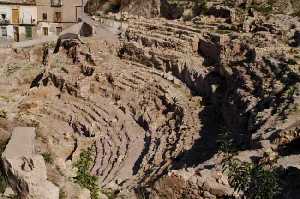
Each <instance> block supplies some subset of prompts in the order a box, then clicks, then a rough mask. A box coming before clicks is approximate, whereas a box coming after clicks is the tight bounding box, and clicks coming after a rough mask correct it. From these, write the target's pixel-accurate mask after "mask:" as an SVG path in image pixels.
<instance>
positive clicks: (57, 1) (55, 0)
mask: <svg viewBox="0 0 300 199" xmlns="http://www.w3.org/2000/svg"><path fill="white" fill-rule="evenodd" d="M51 6H52V7H61V6H63V0H51Z"/></svg>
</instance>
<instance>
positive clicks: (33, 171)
mask: <svg viewBox="0 0 300 199" xmlns="http://www.w3.org/2000/svg"><path fill="white" fill-rule="evenodd" d="M35 135H36V134H35V129H34V128H28V127H17V128H15V129H14V131H13V132H12V136H11V138H10V141H9V143H8V144H7V146H6V149H5V151H4V152H3V154H2V157H1V168H2V169H3V170H2V172H3V173H4V174H5V177H6V179H7V181H8V183H9V185H10V187H11V188H12V189H13V191H14V192H15V193H16V194H17V195H18V197H19V198H21V199H23V198H24V199H25V198H28V199H37V198H46V199H58V198H59V189H58V187H56V186H55V185H54V184H53V183H51V182H50V181H48V180H47V170H46V165H45V162H44V159H43V157H42V156H41V155H38V154H36V152H35V147H34V139H35Z"/></svg>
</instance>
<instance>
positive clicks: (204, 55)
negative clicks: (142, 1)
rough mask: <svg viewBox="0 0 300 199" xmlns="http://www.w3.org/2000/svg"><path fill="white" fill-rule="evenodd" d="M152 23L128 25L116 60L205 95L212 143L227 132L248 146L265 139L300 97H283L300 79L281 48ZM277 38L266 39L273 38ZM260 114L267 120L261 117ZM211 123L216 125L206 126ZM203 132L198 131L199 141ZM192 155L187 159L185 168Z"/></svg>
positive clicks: (233, 34)
mask: <svg viewBox="0 0 300 199" xmlns="http://www.w3.org/2000/svg"><path fill="white" fill-rule="evenodd" d="M154 21H155V20H145V19H144V20H143V19H141V20H135V21H134V22H132V23H131V21H130V22H129V27H128V29H127V31H126V33H125V36H124V43H123V46H122V47H121V49H120V57H121V58H123V59H128V60H131V61H134V62H138V63H141V64H143V65H146V66H148V67H150V68H155V69H158V70H161V71H163V72H165V73H167V74H172V75H173V76H174V77H176V78H178V79H180V80H181V81H182V82H183V83H184V84H186V86H188V87H189V88H190V89H191V90H192V92H193V94H194V95H200V96H202V97H204V99H205V100H204V102H205V103H206V105H207V106H206V108H205V109H204V111H202V114H201V115H206V116H207V117H208V118H210V119H208V123H206V124H208V131H210V135H209V137H211V138H210V139H211V140H215V139H214V138H212V137H213V135H212V134H213V133H212V132H215V133H217V131H218V129H221V128H226V129H228V130H230V131H232V132H233V133H234V135H235V137H236V141H237V142H238V144H240V145H242V146H244V147H246V148H247V147H249V146H250V145H252V144H253V142H256V141H259V140H260V139H265V138H261V137H260V135H261V133H262V132H263V131H264V130H266V129H271V128H272V123H271V122H269V119H271V118H272V120H274V118H276V117H279V115H282V114H284V107H288V106H289V105H290V106H291V105H292V104H293V103H294V101H295V100H297V99H298V98H297V97H296V96H297V95H293V96H290V97H288V96H287V95H286V93H287V92H288V90H289V89H290V88H294V87H295V86H296V87H298V86H297V85H298V84H297V82H299V80H300V79H299V75H298V73H297V72H298V71H297V67H295V66H293V65H291V64H290V62H291V61H289V60H291V59H290V58H289V57H288V56H287V55H284V53H283V52H284V49H281V48H279V49H280V50H278V51H275V48H274V49H271V48H269V47H268V44H267V43H266V46H265V47H258V46H256V45H252V44H251V43H247V41H248V40H250V38H249V37H253V36H252V35H250V36H249V35H248V36H247V37H244V36H239V35H238V34H235V33H234V32H233V33H232V34H221V33H218V32H217V31H216V33H207V24H205V25H199V26H198V27H197V28H196V27H194V26H185V25H179V24H174V23H173V22H167V21H163V20H162V21H159V22H158V21H156V22H154ZM202 28H203V29H202ZM276 34H277V33H276V31H275V32H273V33H271V34H270V36H271V37H273V38H276V37H277V35H276ZM264 36H265V35H261V37H262V38H263V37H264ZM254 37H255V36H254ZM254 46H256V47H254ZM295 69H296V70H295ZM288 98H290V99H288ZM261 114H264V115H265V117H263V118H260V115H261ZM209 120H214V123H215V122H216V121H218V124H219V125H210V124H209V123H210V122H209ZM203 121H205V119H204V118H202V122H203ZM203 123H205V122H203ZM204 126H205V125H204ZM211 128H213V129H214V130H213V129H211ZM204 129H205V128H204ZM204 132H205V131H203V129H202V132H201V133H202V136H203V137H205V133H204ZM272 132H274V131H272ZM203 137H202V138H203ZM202 138H201V139H202ZM254 138H255V139H254ZM254 140H256V141H254ZM202 141H203V140H202ZM202 141H200V142H202ZM195 147H196V148H198V147H201V144H199V143H198V145H195ZM198 150H199V149H198ZM198 150H196V151H197V153H198V154H199V153H201V152H200V151H198ZM197 153H196V154H197ZM187 154H188V153H187ZM196 154H193V153H192V155H191V156H190V158H188V156H187V158H188V159H187V160H189V161H188V162H189V164H191V163H192V162H193V161H195V158H192V157H195V156H197V155H196ZM198 157H200V156H198ZM200 159H201V158H200ZM196 162H197V161H195V163H196Z"/></svg>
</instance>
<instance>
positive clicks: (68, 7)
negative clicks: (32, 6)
mask: <svg viewBox="0 0 300 199" xmlns="http://www.w3.org/2000/svg"><path fill="white" fill-rule="evenodd" d="M84 2H86V0H36V6H37V9H38V27H37V33H38V36H48V35H58V34H60V33H61V32H62V31H64V30H65V29H67V28H69V27H71V26H73V25H74V24H76V23H77V22H78V21H79V20H78V19H79V18H80V17H81V15H82V11H83V5H84Z"/></svg>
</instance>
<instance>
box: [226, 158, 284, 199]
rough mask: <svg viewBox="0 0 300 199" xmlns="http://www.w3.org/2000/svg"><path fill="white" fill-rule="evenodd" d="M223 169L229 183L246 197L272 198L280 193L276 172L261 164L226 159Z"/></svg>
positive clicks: (254, 198) (251, 198)
mask: <svg viewBox="0 0 300 199" xmlns="http://www.w3.org/2000/svg"><path fill="white" fill-rule="evenodd" d="M223 169H224V171H225V172H227V175H228V178H229V183H230V185H231V186H232V187H233V188H234V190H235V191H237V192H242V193H243V195H244V197H245V198H247V199H274V198H276V197H277V196H278V194H279V193H280V186H279V178H278V176H277V173H276V172H275V171H274V170H267V169H265V168H264V166H263V165H259V164H254V163H247V162H241V161H239V160H237V159H227V160H226V161H225V162H224V164H223Z"/></svg>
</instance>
